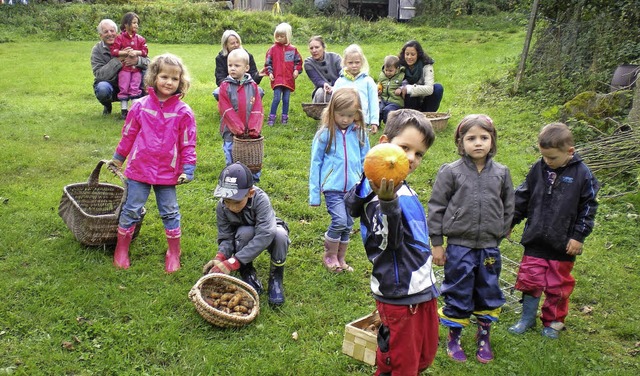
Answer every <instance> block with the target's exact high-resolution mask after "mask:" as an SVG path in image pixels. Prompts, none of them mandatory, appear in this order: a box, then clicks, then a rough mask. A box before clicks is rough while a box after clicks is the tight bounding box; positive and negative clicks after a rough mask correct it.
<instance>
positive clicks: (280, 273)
mask: <svg viewBox="0 0 640 376" xmlns="http://www.w3.org/2000/svg"><path fill="white" fill-rule="evenodd" d="M283 277H284V266H283V265H277V264H274V263H273V261H272V262H271V271H270V273H269V304H271V305H274V306H281V305H283V304H284V286H283V285H282V278H283Z"/></svg>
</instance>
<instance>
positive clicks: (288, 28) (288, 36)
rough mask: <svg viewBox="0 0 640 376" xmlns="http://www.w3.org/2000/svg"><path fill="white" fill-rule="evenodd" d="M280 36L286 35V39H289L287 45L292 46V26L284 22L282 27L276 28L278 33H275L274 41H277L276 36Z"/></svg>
mask: <svg viewBox="0 0 640 376" xmlns="http://www.w3.org/2000/svg"><path fill="white" fill-rule="evenodd" d="M278 34H284V36H285V38H286V39H287V43H285V44H291V39H293V31H292V30H291V25H289V24H288V23H286V22H283V23H281V24H280V25H278V26H276V31H274V32H273V40H275V39H276V35H278Z"/></svg>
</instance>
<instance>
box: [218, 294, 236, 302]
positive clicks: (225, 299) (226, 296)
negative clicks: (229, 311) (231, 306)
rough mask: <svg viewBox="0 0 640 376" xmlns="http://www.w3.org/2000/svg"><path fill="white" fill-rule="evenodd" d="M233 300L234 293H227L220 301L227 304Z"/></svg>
mask: <svg viewBox="0 0 640 376" xmlns="http://www.w3.org/2000/svg"><path fill="white" fill-rule="evenodd" d="M231 298H233V293H230V292H226V293H224V294H223V295H222V296H221V297H220V301H223V302H226V301H229V300H231Z"/></svg>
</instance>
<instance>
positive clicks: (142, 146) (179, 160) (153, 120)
mask: <svg viewBox="0 0 640 376" xmlns="http://www.w3.org/2000/svg"><path fill="white" fill-rule="evenodd" d="M148 92H149V95H147V96H145V97H142V98H141V99H140V100H138V101H137V102H135V103H134V104H133V105H132V106H131V110H130V111H129V114H128V115H127V120H125V123H124V127H123V128H122V139H121V140H120V143H119V144H118V147H117V148H116V153H117V154H118V155H120V156H123V157H125V158H127V157H128V159H129V161H128V162H127V168H126V170H125V172H124V174H125V176H126V177H127V178H129V179H133V180H136V181H139V182H143V183H147V184H152V185H176V184H177V182H178V177H179V176H180V174H182V172H183V166H184V165H192V166H195V165H196V121H195V117H194V114H193V111H192V110H191V108H190V107H189V106H188V105H187V104H186V103H184V102H182V101H181V100H180V96H179V94H175V95H174V96H172V97H170V98H169V99H167V100H166V101H165V102H164V103H160V101H159V100H158V97H157V96H156V94H155V91H154V90H153V88H148Z"/></svg>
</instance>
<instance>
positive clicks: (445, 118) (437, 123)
mask: <svg viewBox="0 0 640 376" xmlns="http://www.w3.org/2000/svg"><path fill="white" fill-rule="evenodd" d="M423 114H425V116H426V117H427V119H429V120H430V121H431V126H432V127H433V130H434V131H437V132H439V131H442V130H444V129H445V128H446V127H447V123H448V122H449V118H450V117H451V114H450V113H449V112H423Z"/></svg>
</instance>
